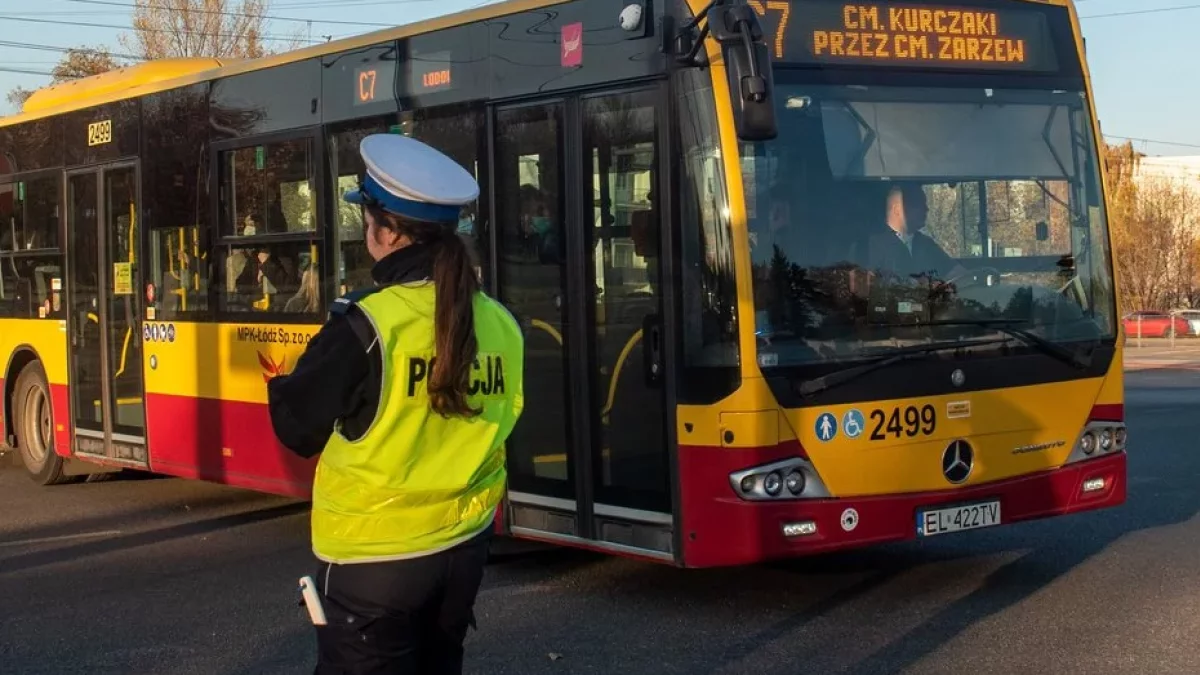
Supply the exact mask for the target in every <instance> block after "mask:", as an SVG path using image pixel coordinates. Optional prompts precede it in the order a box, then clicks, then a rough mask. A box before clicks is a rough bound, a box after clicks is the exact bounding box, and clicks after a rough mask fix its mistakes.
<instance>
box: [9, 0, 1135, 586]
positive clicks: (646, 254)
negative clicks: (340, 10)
mask: <svg viewBox="0 0 1200 675" xmlns="http://www.w3.org/2000/svg"><path fill="white" fill-rule="evenodd" d="M379 132H391V133H400V134H409V135H412V136H414V137H416V138H420V139H422V140H424V141H426V142H428V143H431V144H433V145H435V146H437V147H439V148H441V149H442V150H444V151H445V152H447V153H448V154H450V155H451V156H453V157H455V158H456V160H457V161H459V162H461V163H462V164H463V166H465V167H467V168H468V169H469V170H470V171H472V172H473V173H474V175H476V176H477V177H478V179H479V182H480V185H481V188H482V192H481V198H480V200H479V202H478V203H477V204H476V205H475V208H474V209H472V210H471V212H470V213H468V214H466V215H465V216H464V217H463V219H462V220H461V222H460V223H459V231H460V233H461V234H462V236H464V237H466V238H468V239H469V240H470V241H471V242H472V246H473V247H474V250H475V252H476V254H477V260H478V265H479V266H478V270H479V274H480V275H481V277H482V279H483V281H484V283H485V285H486V287H487V289H488V290H489V292H490V293H492V294H493V295H495V296H496V297H498V298H499V299H500V300H501V301H503V302H504V303H505V304H506V305H507V306H508V307H509V308H510V309H511V310H512V312H513V314H514V315H515V316H516V317H518V319H519V321H520V322H521V324H522V326H523V327H524V328H525V331H526V336H527V348H528V358H527V362H528V364H529V366H528V369H527V370H528V372H527V373H526V376H525V377H526V395H527V399H528V405H527V408H526V412H525V414H524V416H523V418H522V419H521V421H520V424H519V426H518V428H517V429H516V431H515V433H514V435H513V437H512V439H511V441H510V443H509V447H508V457H509V472H510V483H509V490H508V493H507V496H506V500H505V503H504V507H503V510H502V512H501V514H500V517H499V518H498V522H497V529H498V530H499V531H500V532H503V533H507V534H511V535H514V536H518V537H525V538H530V539H536V540H541V541H547V542H557V543H562V544H565V545H574V546H581V547H587V548H591V549H595V550H601V551H606V552H611V553H616V554H620V555H628V556H634V557H640V558H644V559H648V560H654V561H660V562H666V563H670V564H675V565H680V566H689V567H704V566H716V565H735V564H744V563H752V562H755V561H760V560H764V559H769V558H780V557H787V556H796V555H804V554H809V553H814V552H821V551H829V550H833V549H840V548H848V547H856V546H865V545H869V544H876V543H880V542H887V541H901V540H910V539H916V538H922V539H923V538H927V537H931V536H935V535H943V534H947V533H951V532H959V531H966V530H973V529H977V528H981V527H990V526H1003V525H1007V524H1010V523H1015V522H1018V521H1023V520H1028V519H1033V518H1042V517H1048V516H1058V515H1064V514H1070V513H1076V512H1080V511H1086V510H1090V509H1098V508H1104V507H1112V506H1116V505H1119V504H1121V503H1123V501H1124V499H1125V490H1126V487H1125V476H1126V455H1125V441H1126V433H1125V426H1124V423H1123V418H1124V407H1123V382H1122V377H1123V375H1122V365H1121V344H1120V342H1119V341H1118V339H1117V338H1118V331H1119V329H1120V328H1119V325H1118V322H1117V320H1116V317H1117V316H1118V313H1117V307H1116V293H1115V285H1116V283H1117V279H1116V277H1115V274H1114V270H1113V264H1112V255H1111V245H1110V236H1109V231H1108V226H1107V221H1106V205H1105V185H1104V176H1103V171H1102V170H1101V161H1102V159H1101V154H1100V153H1099V151H1098V139H1099V138H1100V135H1099V130H1098V124H1097V121H1096V115H1095V111H1094V103H1093V98H1092V93H1091V87H1090V82H1089V77H1088V71H1087V66H1086V62H1085V58H1084V50H1083V42H1082V38H1081V35H1080V30H1079V23H1078V20H1077V16H1076V14H1075V10H1074V8H1073V6H1072V5H1071V4H1070V3H1069V2H1067V1H1066V0H1041V1H1037V2H1033V1H1026V0H955V1H954V2H948V1H945V0H924V1H921V2H917V1H914V2H878V1H875V2H871V1H865V2H843V1H841V0H790V1H789V0H750V1H749V2H748V3H747V2H745V1H743V0H716V1H714V2H711V3H707V4H705V3H703V2H700V1H698V0H691V1H686V2H678V3H672V2H668V3H649V2H645V0H630V1H629V3H628V4H627V5H624V6H622V5H621V3H617V4H613V3H608V2H601V1H600V0H574V1H571V2H547V1H546V0H515V1H513V2H507V3H502V4H496V5H492V6H489V7H486V8H483V9H478V10H474V11H468V12H465V13H461V14H456V15H452V16H447V17H443V18H439V19H435V20H432V21H427V22H423V23H419V24H414V25H412V26H404V27H398V28H395V29H390V30H384V31H380V32H377V33H372V34H368V35H363V36H360V37H355V38H351V39H346V40H341V41H336V42H329V43H327V44H321V45H319V46H314V47H312V48H308V49H303V50H299V51H296V52H291V53H287V54H283V55H277V56H271V57H267V58H264V59H260V60H252V61H244V62H243V61H230V62H226V61H222V60H216V59H184V60H174V61H163V62H154V63H144V64H139V65H135V66H131V67H128V68H124V69H122V70H118V71H114V72H111V73H106V74H103V75H100V76H96V77H93V78H88V79H83V80H79V81H75V82H70V83H66V84H61V85H57V86H52V87H49V88H47V89H43V90H41V91H38V92H37V93H35V94H34V95H33V97H31V98H30V99H29V101H28V102H27V103H26V104H25V106H24V109H23V110H22V111H21V112H20V113H19V114H16V115H14V116H11V117H9V118H7V119H3V120H0V149H2V150H3V152H2V154H3V157H4V164H3V165H2V166H0V169H2V170H3V173H2V174H0V317H2V318H0V368H2V370H0V377H3V389H2V391H3V399H2V402H3V408H0V411H2V415H3V427H2V428H3V439H4V440H5V441H6V443H7V444H8V445H9V446H11V447H12V448H13V449H14V450H15V451H16V453H17V454H19V456H20V457H21V459H22V460H23V462H24V464H25V466H26V467H27V468H28V470H29V472H30V474H31V475H32V476H33V477H34V478H35V479H36V480H38V481H39V482H41V483H43V484H52V483H59V482H63V481H66V480H69V479H71V478H72V477H74V476H80V475H89V474H103V473H104V472H111V471H113V470H114V469H122V468H130V469H140V470H148V471H152V472H157V473H162V474H169V475H174V476H180V477H184V478H192V479H201V480H206V481H214V482H218V483H224V484H228V485H233V486H239V487H242V488H248V489H252V490H261V491H267V492H272V493H278V494H282V495H291V496H295V497H298V498H306V497H308V495H309V490H310V480H311V476H312V471H313V468H314V467H313V462H311V461H303V460H300V459H297V458H296V457H295V456H293V455H292V454H290V453H289V452H287V451H286V450H284V449H283V448H281V447H280V446H279V444H278V442H277V441H276V439H275V437H274V435H273V433H272V430H271V425H270V423H269V418H268V411H267V399H266V387H265V382H266V381H267V380H269V379H270V378H271V377H275V376H278V375H280V374H284V373H287V372H289V371H290V369H291V368H292V366H293V364H295V362H296V360H297V358H298V357H299V356H300V354H301V353H302V351H303V349H304V345H305V343H306V342H307V341H308V340H309V339H310V338H311V336H312V335H313V334H314V333H315V331H316V330H317V329H318V327H319V326H320V324H321V322H322V321H323V320H324V317H325V312H326V308H327V307H328V306H329V304H330V302H331V301H332V300H333V299H334V298H336V297H338V296H339V295H340V294H342V293H344V292H346V291H347V290H348V289H351V288H356V287H360V286H362V285H364V284H368V283H370V261H369V259H368V257H367V255H366V251H365V247H364V246H363V244H362V223H361V221H360V214H359V213H358V212H357V210H356V209H354V208H351V207H349V206H347V205H345V204H343V203H342V202H341V201H340V198H339V197H340V195H341V193H342V192H344V191H345V190H347V189H349V188H350V187H351V186H353V185H354V184H355V183H356V181H357V180H358V177H359V175H360V173H361V172H362V170H363V167H362V164H361V162H360V160H359V158H358V155H357V143H358V141H359V140H360V139H361V138H362V137H363V136H365V135H367V134H371V133H379Z"/></svg>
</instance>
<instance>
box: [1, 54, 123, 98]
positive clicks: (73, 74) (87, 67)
mask: <svg viewBox="0 0 1200 675" xmlns="http://www.w3.org/2000/svg"><path fill="white" fill-rule="evenodd" d="M120 66H121V64H120V63H118V62H117V60H116V58H114V57H113V55H112V54H111V53H109V52H108V50H106V49H104V48H102V47H96V48H91V47H76V48H74V49H68V50H67V52H66V53H65V54H63V57H62V59H61V60H60V61H59V62H58V64H57V65H55V66H54V68H53V69H51V71H50V84H52V85H54V84H60V83H62V82H69V81H71V80H75V79H79V78H81V77H90V76H92V75H99V74H100V73H106V72H108V71H110V70H113V69H115V68H119V67H120ZM33 93H34V92H33V91H31V90H29V89H25V88H23V87H17V88H16V89H13V90H12V91H10V92H8V96H7V98H8V102H9V104H11V105H12V106H13V107H14V108H20V107H21V106H23V105H25V101H27V100H28V99H29V97H30V96H33Z"/></svg>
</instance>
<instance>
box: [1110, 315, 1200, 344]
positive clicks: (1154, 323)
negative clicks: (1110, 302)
mask: <svg viewBox="0 0 1200 675" xmlns="http://www.w3.org/2000/svg"><path fill="white" fill-rule="evenodd" d="M1122 321H1123V323H1124V324H1125V335H1126V336H1128V337H1131V338H1136V337H1138V335H1139V333H1138V330H1139V326H1140V330H1141V333H1140V335H1141V336H1142V337H1169V336H1170V335H1171V334H1172V333H1174V334H1175V335H1176V336H1179V335H1188V334H1189V333H1191V329H1192V327H1191V324H1190V323H1188V321H1187V320H1186V319H1184V318H1183V317H1181V316H1178V315H1176V316H1172V315H1170V314H1167V313H1166V312H1156V311H1152V310H1144V311H1141V312H1133V313H1131V314H1128V315H1126V316H1125V318H1124V319H1123V320H1122Z"/></svg>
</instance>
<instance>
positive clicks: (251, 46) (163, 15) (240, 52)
mask: <svg viewBox="0 0 1200 675" xmlns="http://www.w3.org/2000/svg"><path fill="white" fill-rule="evenodd" d="M268 5H269V0H134V4H133V7H134V9H133V32H132V34H124V35H121V36H120V38H119V39H120V41H121V45H122V46H123V47H125V48H126V49H128V50H129V51H130V52H131V53H133V54H136V55H138V56H139V57H141V58H144V59H167V58H190V57H214V58H222V57H224V58H250V59H253V58H258V57H261V56H265V55H267V54H270V53H272V51H274V50H271V49H268V48H267V47H266V46H265V44H264V42H265V38H264V35H265V32H264V29H265V27H266V22H267V18H266V13H267V8H268ZM299 44H300V40H299V36H298V35H297V36H293V38H292V39H291V41H290V43H288V44H284V45H283V47H282V49H283V50H286V49H292V48H295V47H297V46H299Z"/></svg>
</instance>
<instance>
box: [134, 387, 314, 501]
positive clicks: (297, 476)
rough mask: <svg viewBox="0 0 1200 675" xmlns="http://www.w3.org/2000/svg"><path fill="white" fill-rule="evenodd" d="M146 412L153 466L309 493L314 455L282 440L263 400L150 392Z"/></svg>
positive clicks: (291, 493)
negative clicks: (305, 455)
mask: <svg viewBox="0 0 1200 675" xmlns="http://www.w3.org/2000/svg"><path fill="white" fill-rule="evenodd" d="M146 414H147V418H148V419H150V420H151V422H150V424H149V427H148V428H147V441H148V442H149V445H150V469H151V470H152V471H155V472H159V473H165V474H169V475H172V476H179V477H181V478H196V479H200V480H208V481H214V482H218V483H223V484H226V485H233V486H236V487H241V488H247V489H251V490H260V491H263V492H269V493H272V494H278V495H284V496H289V497H298V498H300V499H309V498H310V497H311V493H312V478H313V471H314V470H315V468H316V462H317V460H316V459H315V458H314V459H311V460H306V459H302V458H300V457H298V456H296V455H295V454H293V453H292V452H291V451H290V450H288V449H287V448H285V447H283V446H282V445H280V443H279V441H278V440H277V439H276V438H275V432H274V430H273V429H272V428H271V418H270V416H269V414H268V412H267V406H266V405H264V404H261V403H243V402H240V401H223V400H220V399H211V398H198V397H190V396H173V395H169V394H150V395H147V396H146Z"/></svg>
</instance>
